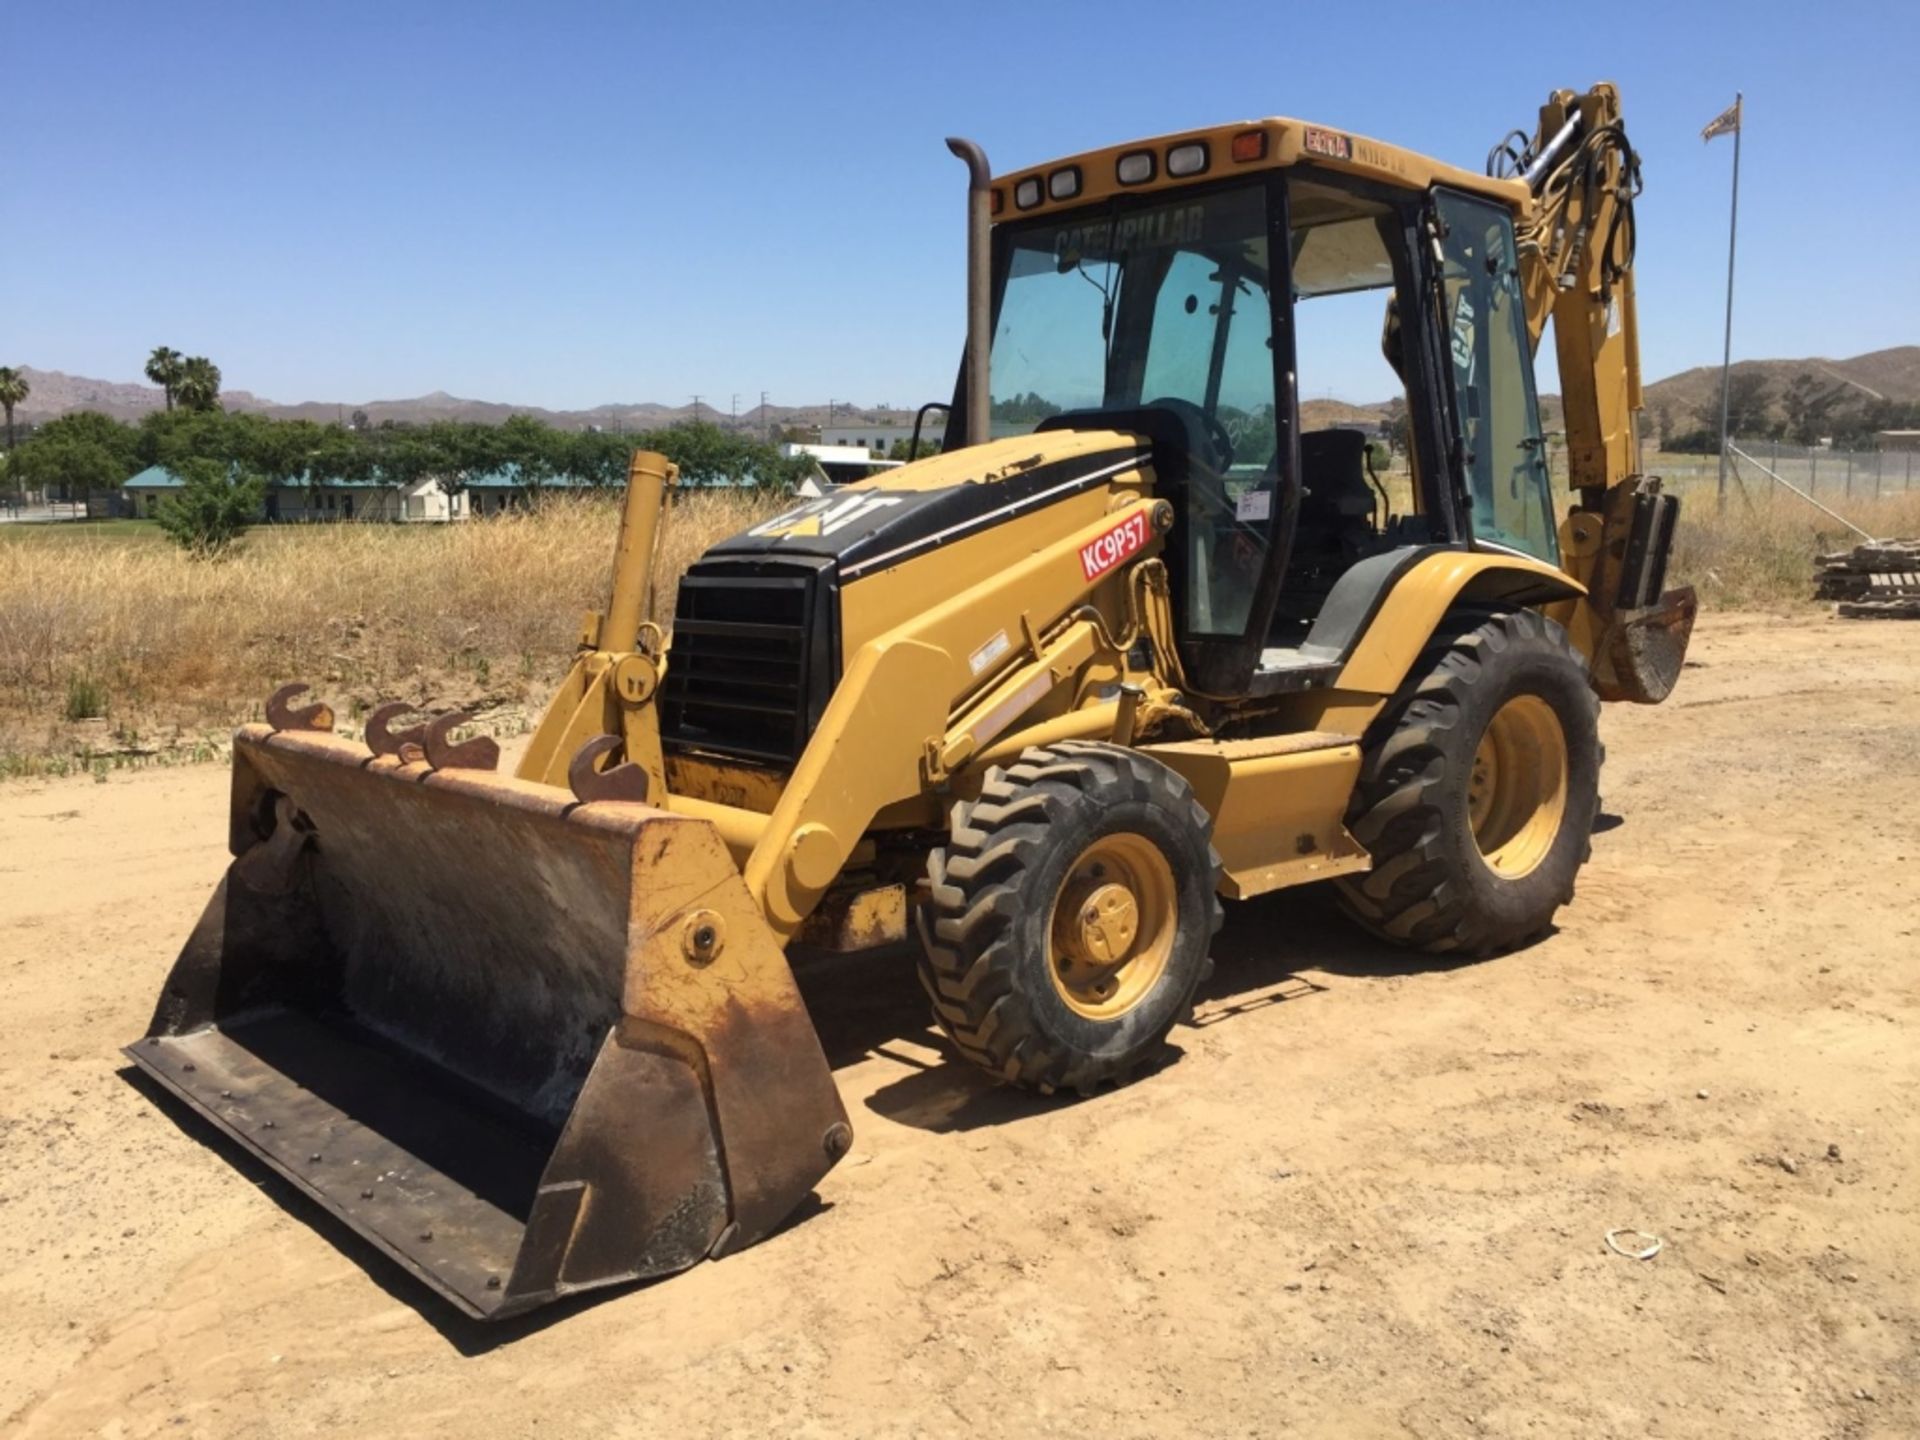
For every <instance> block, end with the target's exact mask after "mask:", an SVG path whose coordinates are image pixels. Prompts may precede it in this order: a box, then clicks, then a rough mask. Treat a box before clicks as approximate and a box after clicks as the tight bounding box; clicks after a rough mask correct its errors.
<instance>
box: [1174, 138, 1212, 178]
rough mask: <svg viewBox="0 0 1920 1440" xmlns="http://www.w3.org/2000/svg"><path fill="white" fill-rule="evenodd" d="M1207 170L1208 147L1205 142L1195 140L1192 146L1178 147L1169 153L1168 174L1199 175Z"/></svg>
mask: <svg viewBox="0 0 1920 1440" xmlns="http://www.w3.org/2000/svg"><path fill="white" fill-rule="evenodd" d="M1206 168H1207V147H1206V144H1205V142H1204V141H1200V140H1195V141H1193V142H1192V143H1191V144H1187V145H1176V146H1174V147H1173V148H1172V149H1171V150H1169V151H1167V174H1169V175H1179V176H1186V175H1199V174H1202V173H1204V172H1205V170H1206Z"/></svg>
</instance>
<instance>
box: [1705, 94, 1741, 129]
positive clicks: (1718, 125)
mask: <svg viewBox="0 0 1920 1440" xmlns="http://www.w3.org/2000/svg"><path fill="white" fill-rule="evenodd" d="M1739 128H1740V100H1739V98H1738V97H1735V99H1734V102H1733V104H1731V105H1729V106H1728V107H1727V108H1726V109H1724V110H1722V111H1721V112H1720V113H1719V114H1718V115H1716V116H1714V117H1713V119H1711V120H1709V121H1708V122H1707V128H1706V129H1704V130H1702V131H1701V132H1700V138H1701V139H1702V140H1711V139H1713V137H1714V136H1716V135H1731V134H1733V133H1734V131H1736V130H1738V129H1739Z"/></svg>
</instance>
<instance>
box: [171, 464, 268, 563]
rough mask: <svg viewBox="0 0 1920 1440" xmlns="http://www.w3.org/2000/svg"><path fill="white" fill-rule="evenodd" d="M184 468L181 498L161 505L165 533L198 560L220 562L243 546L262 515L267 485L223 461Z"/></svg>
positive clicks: (189, 465)
mask: <svg viewBox="0 0 1920 1440" xmlns="http://www.w3.org/2000/svg"><path fill="white" fill-rule="evenodd" d="M179 464H180V468H179V471H178V474H179V476H180V479H181V482H182V483H181V489H180V493H179V494H178V495H173V496H168V497H167V499H166V500H165V501H163V502H162V503H161V506H160V514H159V516H158V519H159V521H160V528H161V529H162V530H164V531H166V532H167V535H168V536H169V537H170V538H171V539H172V540H173V542H174V544H176V545H178V546H179V547H180V548H181V549H183V550H185V551H186V552H187V553H188V554H189V555H192V556H193V557H194V558H196V559H200V560H217V559H219V558H220V557H221V556H223V555H225V554H227V553H228V552H229V551H231V550H232V549H233V548H234V547H235V546H236V545H237V544H238V543H239V541H240V537H241V534H242V533H243V532H244V531H245V530H246V528H247V526H248V525H250V524H252V523H253V521H254V519H255V517H256V516H258V515H259V513H260V502H261V499H262V498H263V497H264V496H265V494H266V489H267V485H266V481H265V480H264V479H262V478H261V477H260V476H259V475H257V474H254V473H253V472H251V471H248V470H243V469H241V467H240V466H238V465H222V464H220V463H219V462H218V461H217V460H205V459H189V460H182V461H180V462H179Z"/></svg>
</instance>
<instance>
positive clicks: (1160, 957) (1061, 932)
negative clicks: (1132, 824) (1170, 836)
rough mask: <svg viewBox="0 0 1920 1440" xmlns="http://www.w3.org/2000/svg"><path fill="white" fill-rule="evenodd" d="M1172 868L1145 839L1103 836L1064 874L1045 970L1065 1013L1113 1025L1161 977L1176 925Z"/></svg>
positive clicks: (1051, 919) (1049, 932)
mask: <svg viewBox="0 0 1920 1440" xmlns="http://www.w3.org/2000/svg"><path fill="white" fill-rule="evenodd" d="M1178 918H1179V917H1178V904H1177V901H1176V897H1175V891H1174V883H1173V867H1172V866H1171V865H1169V864H1168V863H1167V857H1166V856H1164V855H1162V854H1161V853H1160V847H1159V846H1157V845H1155V844H1154V843H1153V842H1152V841H1151V840H1149V839H1147V838H1146V837H1145V836H1144V835H1131V834H1120V835H1104V836H1102V837H1101V838H1100V839H1098V840H1096V841H1094V842H1093V843H1092V844H1091V845H1089V846H1087V848H1086V849H1085V850H1082V851H1081V852H1080V854H1079V856H1078V857H1077V858H1076V859H1075V860H1074V862H1073V865H1072V867H1071V868H1070V869H1069V870H1068V871H1067V877H1066V879H1065V880H1064V881H1062V882H1061V885H1060V889H1059V891H1058V892H1057V893H1056V894H1055V896H1054V900H1053V913H1052V914H1051V915H1050V916H1049V917H1048V919H1047V973H1048V974H1049V975H1050V976H1051V977H1052V979H1053V988H1054V989H1055V991H1057V992H1058V993H1059V996H1060V998H1061V1000H1063V1001H1065V1002H1066V1005H1067V1008H1068V1009H1070V1010H1072V1011H1073V1012H1074V1013H1076V1014H1079V1015H1084V1016H1086V1017H1087V1018H1088V1019H1089V1020H1117V1019H1119V1018H1120V1017H1121V1016H1122V1015H1125V1014H1126V1013H1127V1012H1128V1011H1129V1010H1131V1009H1133V1008H1134V1006H1136V1005H1138V1004H1139V1003H1140V1002H1141V1001H1142V1000H1144V999H1146V997H1147V996H1148V995H1149V994H1151V993H1152V992H1153V988H1154V986H1155V985H1157V984H1159V982H1160V977H1161V976H1162V975H1164V974H1166V970H1167V957H1168V956H1170V955H1171V954H1172V953H1173V935H1174V929H1175V926H1176V923H1177V921H1178Z"/></svg>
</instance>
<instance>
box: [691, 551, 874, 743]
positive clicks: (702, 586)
mask: <svg viewBox="0 0 1920 1440" xmlns="http://www.w3.org/2000/svg"><path fill="white" fill-rule="evenodd" d="M832 578H833V566H832V562H831V561H822V562H820V563H819V564H817V565H815V564H795V563H791V562H789V563H784V564H781V563H770V562H765V561H753V560H707V561H702V562H700V563H698V564H696V565H694V566H693V567H692V568H691V569H689V570H688V571H687V573H686V576H685V577H684V578H683V579H682V580H681V581H680V597H679V600H678V602H677V604H676V605H675V607H674V617H673V646H672V649H671V650H670V651H669V652H668V658H667V677H666V683H665V685H664V687H663V689H662V693H661V699H662V708H661V736H662V738H663V739H664V740H665V742H666V743H667V744H668V745H670V746H672V747H674V748H677V749H695V750H708V751H712V752H714V753H715V754H720V755H728V756H733V757H736V758H738V759H742V760H755V761H763V762H768V763H774V764H791V763H792V762H793V761H794V760H796V759H798V758H799V755H800V752H801V751H802V750H804V749H805V748H806V745H807V740H808V739H809V737H811V736H812V734H813V728H814V726H815V725H817V724H818V723H819V721H820V714H821V712H822V711H823V710H824V709H825V708H826V704H827V700H828V698H829V697H830V696H831V695H832V693H833V686H834V682H835V681H836V680H837V679H838V677H839V664H838V656H837V655H836V653H835V651H836V649H837V646H836V639H837V634H838V626H837V625H836V624H835V623H834V621H835V616H834V603H833V601H834V587H833V584H832Z"/></svg>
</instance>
